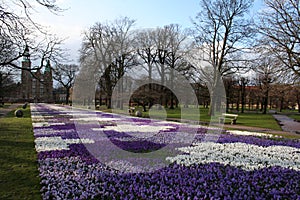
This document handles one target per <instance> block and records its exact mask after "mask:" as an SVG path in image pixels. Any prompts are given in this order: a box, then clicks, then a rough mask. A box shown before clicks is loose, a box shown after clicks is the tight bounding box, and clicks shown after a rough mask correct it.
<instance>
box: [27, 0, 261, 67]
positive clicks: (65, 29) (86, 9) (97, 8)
mask: <svg viewBox="0 0 300 200" xmlns="http://www.w3.org/2000/svg"><path fill="white" fill-rule="evenodd" d="M56 2H57V5H58V6H59V7H61V8H63V9H65V10H64V11H63V12H61V13H58V14H56V15H55V14H53V13H51V12H49V11H48V10H46V9H43V8H40V7H36V9H35V12H34V13H33V16H32V18H33V20H34V21H36V22H38V23H40V24H42V25H43V26H45V27H46V28H47V30H49V31H50V32H51V33H53V34H56V35H58V36H59V37H61V38H65V39H66V40H65V41H64V45H63V47H64V48H67V49H69V50H68V54H70V59H71V60H72V63H78V58H79V49H80V46H81V41H82V38H83V35H82V33H83V32H84V31H85V30H87V29H88V28H89V27H91V26H92V25H93V24H95V23H96V22H106V21H113V20H115V19H117V18H119V17H125V16H126V17H129V18H130V19H134V20H136V24H135V27H134V28H137V29H142V28H155V27H162V26H164V25H168V24H172V23H175V24H179V25H181V26H182V27H183V28H188V27H192V26H193V25H192V22H191V19H194V18H195V17H196V15H197V13H198V12H199V10H200V5H199V2H200V1H199V0H56ZM261 7H262V0H254V7H253V9H252V10H251V12H250V13H249V14H250V16H255V15H256V12H257V11H258V10H260V9H261Z"/></svg>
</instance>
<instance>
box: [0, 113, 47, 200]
mask: <svg viewBox="0 0 300 200" xmlns="http://www.w3.org/2000/svg"><path fill="white" fill-rule="evenodd" d="M23 111H24V117H22V118H16V117H15V116H14V112H13V111H12V112H10V113H9V114H8V115H7V116H5V117H2V118H0V158H1V159H0V199H41V195H40V191H39V190H40V180H39V176H38V175H39V173H38V163H37V155H36V151H35V148H34V136H33V132H32V124H31V116H30V109H29V108H27V109H25V110H23Z"/></svg>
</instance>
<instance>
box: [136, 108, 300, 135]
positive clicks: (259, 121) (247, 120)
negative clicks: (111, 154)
mask: <svg viewBox="0 0 300 200" xmlns="http://www.w3.org/2000/svg"><path fill="white" fill-rule="evenodd" d="M138 109H140V110H142V109H141V108H138ZM193 110H195V109H193V108H191V114H189V115H187V116H185V118H186V119H193V120H196V118H195V116H197V115H195V114H193V112H192V111H193ZM199 111H200V121H201V122H209V121H210V119H211V117H210V116H209V115H208V108H200V109H199ZM155 112H157V113H155ZM160 112H161V111H152V112H151V116H154V118H155V114H157V115H158V116H159V114H162V113H160ZM166 112H167V118H169V119H180V118H181V114H180V109H179V108H177V109H166ZM238 115H239V116H238V118H237V124H238V125H242V126H252V127H260V128H266V129H272V130H278V131H281V128H280V125H279V124H278V123H277V121H276V120H275V119H274V117H273V116H272V115H271V114H261V113H238ZM143 116H144V117H149V112H143ZM299 117H300V116H299ZM299 119H300V118H299ZM216 120H217V121H218V119H216ZM226 123H230V120H226Z"/></svg>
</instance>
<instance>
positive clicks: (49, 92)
mask: <svg viewBox="0 0 300 200" xmlns="http://www.w3.org/2000/svg"><path fill="white" fill-rule="evenodd" d="M44 101H45V102H48V103H51V102H53V77H52V68H51V65H50V61H49V60H48V61H47V64H46V66H45V71H44Z"/></svg>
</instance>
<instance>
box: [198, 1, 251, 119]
mask: <svg viewBox="0 0 300 200" xmlns="http://www.w3.org/2000/svg"><path fill="white" fill-rule="evenodd" d="M251 5H252V1H248V0H235V1H232V0H212V1H206V0H201V7H202V9H201V11H200V12H199V14H198V15H197V17H196V20H195V21H194V25H195V35H196V42H197V45H198V47H199V49H200V50H201V51H202V54H203V55H204V56H203V57H202V59H203V60H204V61H205V62H206V63H208V64H207V67H206V68H205V70H208V74H209V77H210V78H209V79H210V80H209V82H208V84H209V85H210V86H209V88H210V94H211V102H210V109H209V114H210V115H214V111H215V108H216V99H217V97H216V93H217V92H216V88H218V86H219V85H220V79H221V77H223V76H225V75H226V74H230V73H234V72H236V71H238V70H241V68H242V67H243V65H241V63H240V62H242V61H244V59H241V55H239V53H241V52H243V50H246V49H247V46H248V43H247V41H248V40H249V38H251V37H252V36H253V34H254V29H253V23H252V22H251V20H250V19H247V18H246V17H245V14H246V13H247V12H248V11H249V8H250V7H251ZM209 68H211V69H209ZM205 70H202V72H205Z"/></svg>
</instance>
